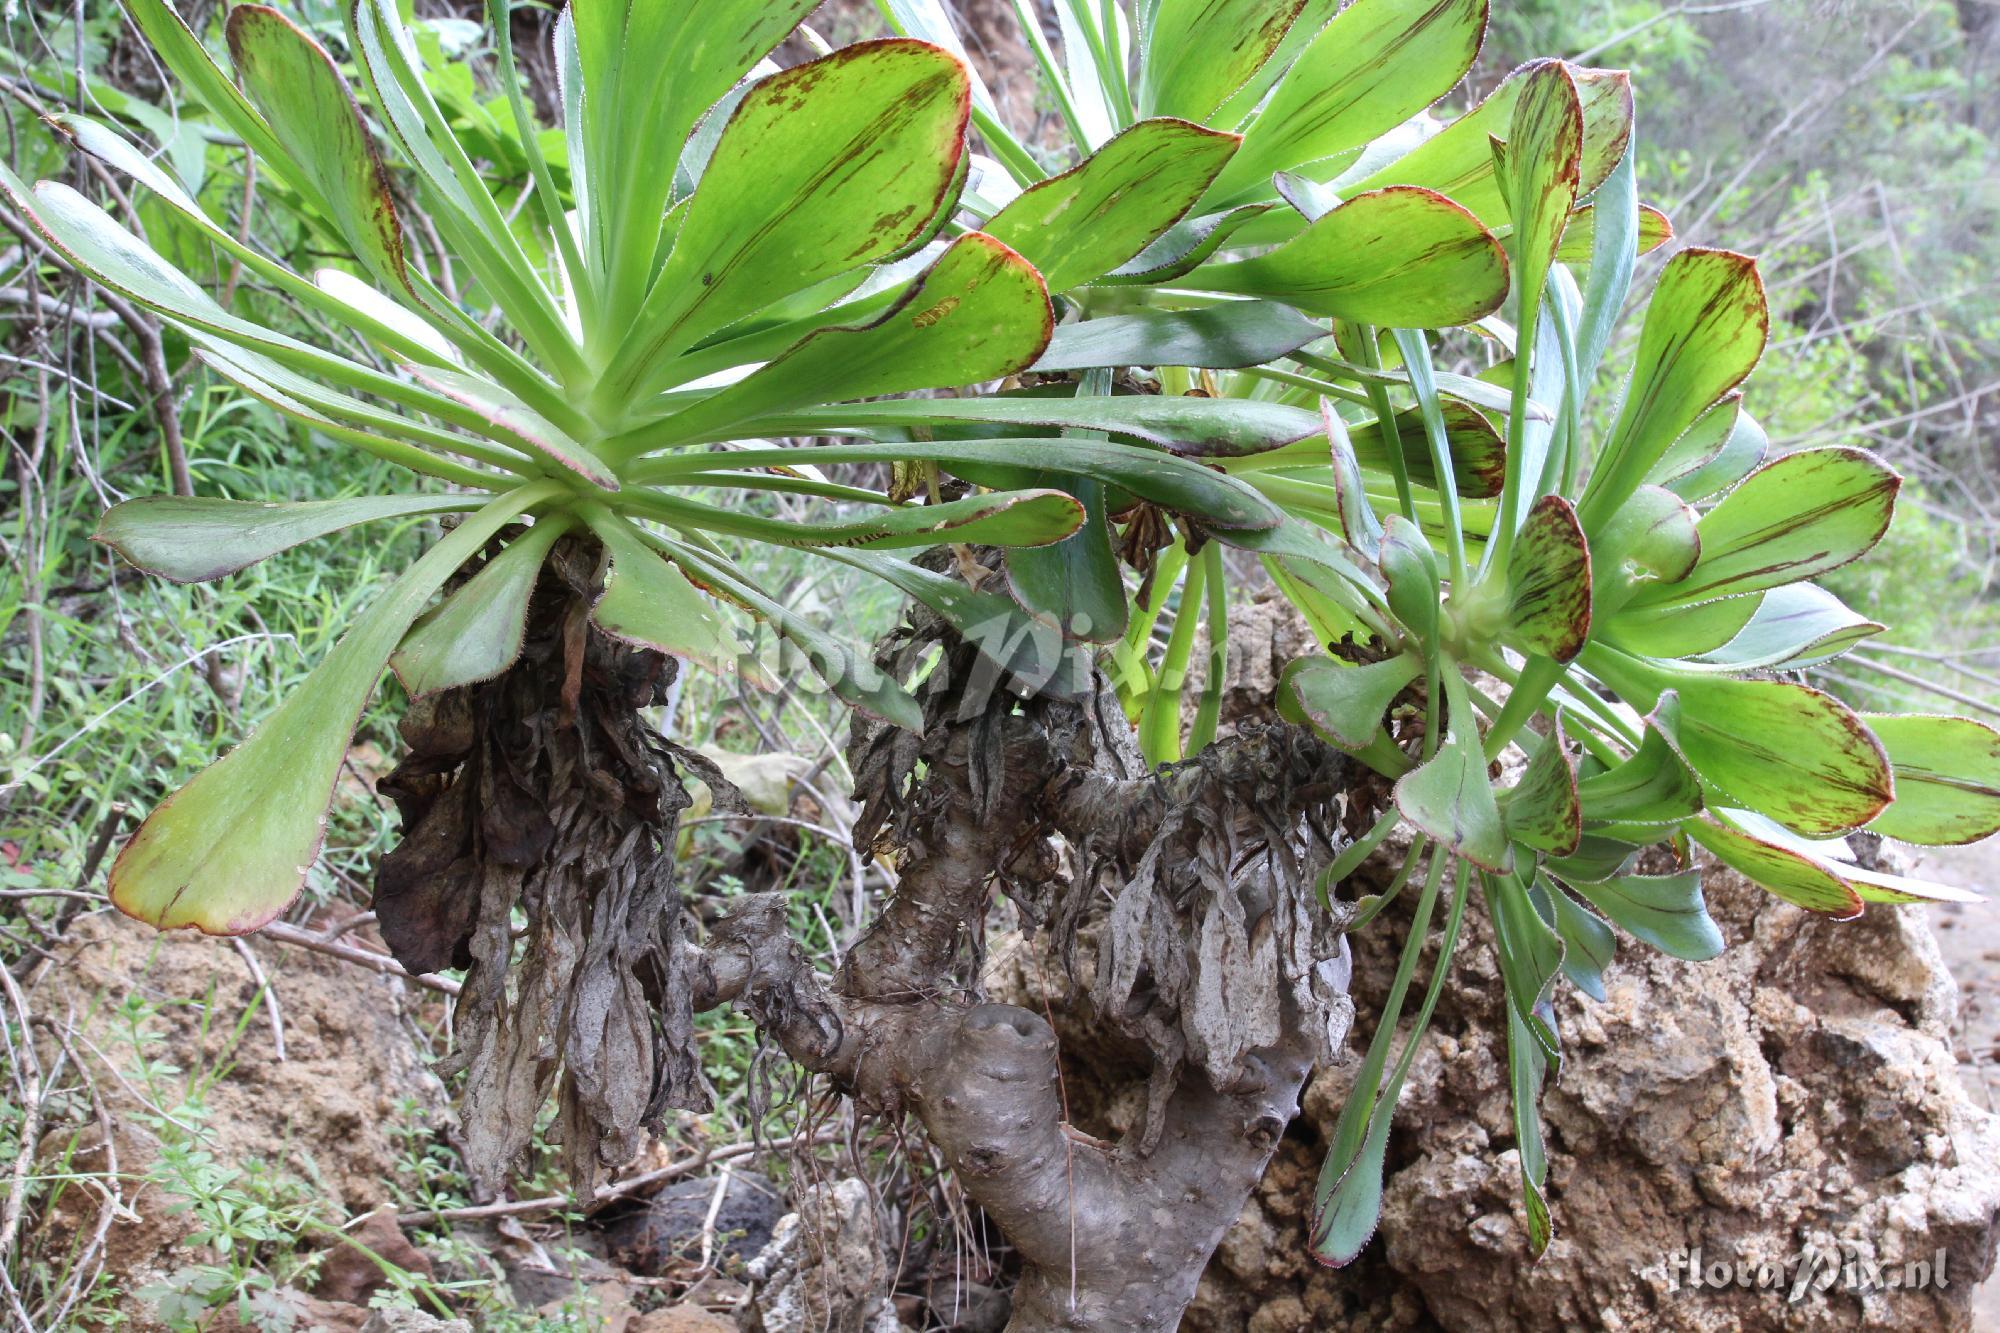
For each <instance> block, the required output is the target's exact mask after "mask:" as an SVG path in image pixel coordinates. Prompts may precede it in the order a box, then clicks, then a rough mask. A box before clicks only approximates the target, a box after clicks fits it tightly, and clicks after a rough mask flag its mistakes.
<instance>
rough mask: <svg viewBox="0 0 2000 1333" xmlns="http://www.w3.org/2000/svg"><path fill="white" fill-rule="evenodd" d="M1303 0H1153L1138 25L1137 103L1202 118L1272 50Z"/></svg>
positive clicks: (1151, 112) (1155, 112)
mask: <svg viewBox="0 0 2000 1333" xmlns="http://www.w3.org/2000/svg"><path fill="white" fill-rule="evenodd" d="M1304 4H1305V0H1276V3H1272V0H1159V2H1158V4H1157V5H1156V6H1155V7H1154V9H1153V12H1152V17H1151V19H1150V20H1148V21H1146V22H1145V23H1144V24H1143V31H1144V40H1145V46H1146V59H1145V63H1144V64H1143V66H1142V67H1141V70H1140V79H1139V109H1140V112H1141V114H1143V115H1148V116H1180V117H1183V118H1185V119H1187V120H1194V121H1204V122H1205V121H1207V120H1208V118H1209V117H1210V116H1212V115H1214V114H1215V111H1216V108H1218V107H1220V106H1221V105H1222V104H1223V103H1224V102H1225V101H1227V100H1228V99H1229V96H1230V94H1231V93H1234V92H1235V91H1236V90H1237V89H1238V88H1241V87H1242V86H1243V85H1244V84H1245V83H1247V82H1249V81H1250V78H1251V76H1252V75H1254V74H1256V73H1257V71H1258V70H1260V69H1262V68H1263V66H1264V64H1265V62H1266V61H1268V60H1270V58H1271V56H1272V54H1273V53H1274V52H1275V51H1276V50H1277V49H1278V44H1279V43H1280V42H1281V41H1283V40H1284V37H1285V33H1286V32H1287V31H1288V30H1289V29H1290V28H1291V26H1292V24H1293V22H1294V20H1296V19H1297V18H1298V16H1299V10H1300V9H1301V8H1303V7H1304Z"/></svg>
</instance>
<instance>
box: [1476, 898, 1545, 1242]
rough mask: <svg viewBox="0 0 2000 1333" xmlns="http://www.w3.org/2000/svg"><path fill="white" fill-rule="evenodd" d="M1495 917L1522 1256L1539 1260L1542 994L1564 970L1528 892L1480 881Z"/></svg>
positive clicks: (1542, 1229)
mask: <svg viewBox="0 0 2000 1333" xmlns="http://www.w3.org/2000/svg"><path fill="white" fill-rule="evenodd" d="M1486 889H1487V902H1488V905H1489V908H1490V909H1491V915H1492V918H1493V938H1494V949H1495V952H1497V953H1498V954H1499V955H1500V979H1501V983H1502V985H1503V986H1504V987H1505V989H1506V992H1507V998H1508V1005H1507V1073H1508V1084H1509V1089H1510V1091H1511V1093H1512V1102H1513V1108H1514V1147H1515V1151H1516V1152H1517V1153H1518V1154H1519V1156H1520V1161H1521V1195H1522V1204H1523V1208H1524V1210H1525V1212H1526V1214H1527V1222H1528V1254H1529V1256H1530V1257H1531V1258H1539V1257H1540V1256H1541V1254H1542V1252H1543V1251H1544V1250H1546V1249H1547V1248H1548V1246H1549V1238H1550V1235H1551V1234H1552V1230H1551V1226H1550V1222H1549V1205H1548V1200H1547V1199H1546V1198H1545V1197H1544V1195H1543V1191H1544V1189H1545V1188H1546V1187H1547V1185H1548V1175H1549V1160H1548V1153H1547V1150H1546V1149H1545V1148H1544V1147H1543V1144H1542V1119H1541V1110H1540V1102H1541V1095H1542V1083H1543V1080H1544V1079H1545V1078H1546V1077H1547V1076H1548V1067H1549V1062H1550V1061H1551V1060H1557V1059H1559V1058H1560V1057H1559V1054H1558V1052H1557V1050H1556V1041H1555V1028H1554V1026H1553V1019H1554V1014H1553V1013H1552V1012H1550V1011H1549V1010H1548V1009H1547V994H1548V990H1549V987H1550V986H1551V985H1553V984H1554V982H1555V978H1556V974H1557V972H1558V971H1559V970H1560V969H1561V967H1562V961H1563V946H1562V940H1561V938H1560V937H1558V936H1557V935H1556V933H1555V931H1553V930H1551V929H1550V928H1549V926H1548V924H1547V923H1546V922H1544V921H1543V920H1542V918H1541V916H1540V915H1539V914H1537V913H1536V911H1535V908H1534V905H1533V904H1532V903H1530V902H1529V901H1528V894H1527V891H1526V890H1525V889H1524V888H1523V887H1522V886H1521V883H1520V881H1519V880H1517V879H1515V878H1514V877H1513V876H1512V875H1489V876H1487V877H1486Z"/></svg>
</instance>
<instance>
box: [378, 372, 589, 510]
mask: <svg viewBox="0 0 2000 1333" xmlns="http://www.w3.org/2000/svg"><path fill="white" fill-rule="evenodd" d="M404 369H405V370H407V371H408V372H409V374H410V378H412V379H414V380H416V381H417V383H419V384H422V385H423V386H424V387H426V388H428V389H432V390H434V391H436V392H437V393H440V394H443V395H444V396H445V397H446V398H449V399H451V400H452V401H453V402H455V403H459V404H461V405H463V406H465V407H467V408H469V409H471V410H472V411H473V412H475V413H477V414H478V416H479V418H480V420H482V421H484V422H485V423H486V425H487V427H488V429H489V430H490V431H491V432H492V434H493V435H494V436H495V438H498V439H502V440H506V441H508V442H509V443H512V444H515V445H517V446H519V447H520V448H521V449H523V450H525V451H526V452H527V453H529V454H532V455H534V456H535V457H537V458H546V459H548V460H549V461H550V462H553V463H555V464H556V465H557V466H559V467H561V468H562V469H563V470H564V471H566V472H570V473H573V474H575V475H576V476H579V477H581V478H583V479H584V480H585V481H587V482H589V483H590V484H591V485H593V486H595V487H597V488H598V489H599V490H604V491H615V490H617V489H618V474H617V473H616V472H614V471H612V469H611V465H610V464H609V463H606V462H605V461H604V460H603V459H602V458H599V457H598V456H597V455H596V454H595V453H594V452H592V451H591V449H590V447H589V446H588V445H586V444H583V443H582V442H581V441H578V440H575V439H572V438H571V437H570V436H569V434H568V433H566V432H565V431H564V430H563V429H562V427H560V426H558V425H556V424H555V423H554V422H553V421H550V420H549V419H548V418H547V417H545V416H543V415H542V414H541V413H539V412H537V411H535V409H534V408H532V407H529V406H528V405H527V404H526V403H524V402H522V401H521V400H520V399H519V398H517V397H515V396H514V394H513V393H512V392H511V391H509V390H508V389H505V388H503V387H501V386H500V385H499V384H496V383H494V382H493V381H492V380H489V379H487V378H485V377H484V376H481V375H470V374H467V373H465V372H464V371H458V370H447V369H446V368H445V367H443V366H405V367H404Z"/></svg>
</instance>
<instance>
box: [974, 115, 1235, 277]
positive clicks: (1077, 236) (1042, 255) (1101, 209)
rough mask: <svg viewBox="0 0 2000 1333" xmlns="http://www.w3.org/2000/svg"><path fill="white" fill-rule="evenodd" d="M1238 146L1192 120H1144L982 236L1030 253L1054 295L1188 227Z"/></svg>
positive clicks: (1038, 187)
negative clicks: (1177, 226) (1188, 216)
mask: <svg viewBox="0 0 2000 1333" xmlns="http://www.w3.org/2000/svg"><path fill="white" fill-rule="evenodd" d="M1240 142H1241V140H1240V139H1239V138H1238V137H1237V136H1236V135H1234V134H1224V133H1222V132H1221V131H1219V130H1210V129H1204V128H1202V127H1201V126H1199V125H1191V124H1189V123H1188V122H1187V121H1184V120H1142V121H1140V122H1139V123H1138V124H1136V125H1133V126H1131V127H1129V128H1127V129H1125V130H1124V131H1122V132H1120V133H1119V135H1118V137H1116V138H1115V139H1112V140H1111V141H1110V142H1109V143H1107V144H1105V145H1104V146H1103V147H1101V148H1099V149H1098V150H1097V151H1096V152H1094V153H1092V154H1091V155H1090V156H1089V157H1087V158H1085V159H1084V160H1083V161H1082V162H1081V163H1080V164H1078V165H1077V166H1074V167H1072V168H1070V169H1069V170H1068V171H1065V172H1063V173H1062V174H1061V175H1059V176H1051V177H1049V178H1048V179H1047V180H1044V181H1037V182H1036V183H1035V184H1033V185H1031V186H1029V187H1028V188H1027V189H1025V190H1023V191H1022V192H1021V193H1020V194H1019V195H1018V196H1016V197H1015V198H1014V200H1013V201H1012V202H1011V203H1009V204H1008V205H1007V206H1006V207H1005V208H1003V209H1001V210H1000V211H999V212H998V213H995V214H994V215H993V216H992V217H991V218H989V219H987V221H986V223H985V225H984V226H983V227H981V228H980V230H982V231H984V232H986V233H987V234H988V235H990V236H992V237H994V238H995V239H996V240H999V241H1001V242H1003V243H1004V244H1007V245H1010V246H1012V247H1013V248H1014V249H1016V250H1019V251H1020V252H1021V253H1022V254H1023V255H1026V256H1027V257H1028V260H1029V262H1030V263H1032V264H1034V266H1035V267H1036V268H1038V269H1040V270H1041V273H1042V277H1043V278H1044V279H1046V280H1047V282H1048V285H1049V290H1050V291H1052V292H1064V291H1068V290H1069V289H1070V288H1072V287H1075V286H1078V285H1079V284H1082V283H1086V282H1089V281H1091V280H1092V279H1095V278H1099V277H1102V276H1103V275H1104V274H1106V273H1109V272H1111V271H1112V270H1114V269H1116V268H1117V267H1118V266H1119V265H1121V264H1123V263H1125V262H1126V261H1128V260H1130V259H1132V258H1134V257H1135V256H1137V255H1138V254H1139V253H1140V252H1141V251H1143V250H1144V249H1145V248H1146V247H1147V246H1149V245H1151V244H1152V243H1153V242H1154V241H1156V240H1158V239H1159V238H1160V236H1161V235H1163V234H1164V233H1165V232H1166V230H1167V228H1169V227H1171V226H1173V225H1174V223H1176V222H1178V221H1180V219H1181V215H1182V214H1184V213H1186V212H1187V211H1188V209H1190V208H1192V207H1193V206H1194V203H1195V201H1196V200H1197V199H1199V198H1201V195H1202V192H1203V191H1204V190H1206V189H1207V188H1208V183H1209V182H1210V181H1212V180H1214V179H1215V173H1216V172H1218V171H1220V170H1222V168H1223V164H1224V163H1226V162H1228V161H1229V158H1230V156H1231V155H1232V154H1233V153H1235V151H1236V145H1237V144H1238V143H1240Z"/></svg>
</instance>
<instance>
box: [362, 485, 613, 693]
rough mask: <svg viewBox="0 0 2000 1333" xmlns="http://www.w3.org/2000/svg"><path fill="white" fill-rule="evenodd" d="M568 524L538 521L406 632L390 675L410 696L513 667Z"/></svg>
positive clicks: (558, 519) (566, 520) (565, 518)
mask: <svg viewBox="0 0 2000 1333" xmlns="http://www.w3.org/2000/svg"><path fill="white" fill-rule="evenodd" d="M574 526H575V520H574V519H572V518H570V517H569V515H567V514H563V515H552V516H550V517H548V518H544V519H542V520H541V521H540V522H538V523H536V524H535V525H534V526H533V527H532V528H529V529H528V530H527V532H525V533H523V534H521V535H520V536H518V537H516V538H515V539H514V540H513V541H512V542H510V543H508V545H507V547H506V549H505V550H503V551H501V552H500V553H499V554H498V555H496V556H494V557H493V558H492V559H491V560H488V561H487V562H486V563H485V565H483V566H482V567H481V568H480V570H479V572H478V573H477V574H474V575H473V576H472V577H471V578H469V579H467V580H466V581H465V583H464V584H463V585H461V586H460V587H459V588H458V589H457V590H455V591H454V592H452V593H451V594H450V595H448V596H447V597H446V598H445V599H444V601H443V602H441V603H440V604H438V605H437V606H435V607H433V608H432V609H431V610H429V611H427V612H425V613H424V615H423V617H422V618H421V619H420V620H418V621H417V623H416V624H415V625H413V626H411V627H410V631H409V633H407V634H405V635H404V636H403V643H402V646H401V647H399V648H397V649H396V651H395V653H394V654H392V655H391V656H390V658H389V669H390V670H391V671H393V672H395V673H396V679H397V680H400V681H401V682H402V683H403V689H404V690H405V691H406V692H408V694H409V696H410V697H411V698H413V699H416V698H421V697H422V696H424V695H426V694H436V693H437V692H438V691H440V690H450V689H457V688H458V687H459V686H462V685H472V684H476V683H478V682H480V681H483V680H493V679H494V678H496V677H498V676H500V675H501V674H502V673H504V672H505V671H506V670H507V668H508V667H510V666H512V665H514V661H515V659H516V658H518V657H520V655H521V644H522V642H523V641H524V640H525V639H526V637H527V632H528V600H529V598H530V597H531V596H532V595H533V594H534V591H535V582H536V580H537V579H539V578H540V577H541V573H542V561H543V560H545V559H546V558H547V557H548V554H549V548H550V547H552V546H554V545H555V544H556V538H558V537H560V536H562V535H563V533H565V532H567V531H569V530H570V528H572V527H574Z"/></svg>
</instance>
